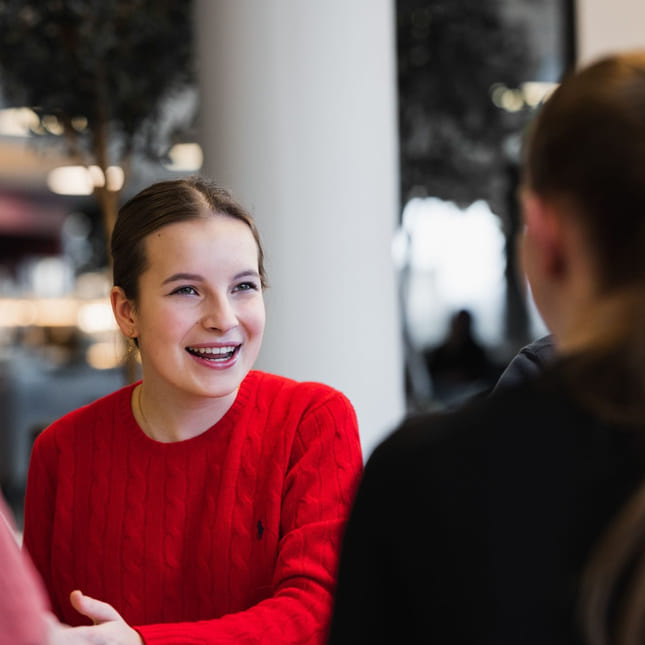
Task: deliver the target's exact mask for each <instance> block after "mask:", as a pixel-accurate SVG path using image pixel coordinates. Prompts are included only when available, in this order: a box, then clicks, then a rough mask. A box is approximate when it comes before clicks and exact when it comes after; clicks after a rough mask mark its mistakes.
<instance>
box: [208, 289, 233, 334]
mask: <svg viewBox="0 0 645 645" xmlns="http://www.w3.org/2000/svg"><path fill="white" fill-rule="evenodd" d="M202 324H203V325H204V327H206V328H207V329H213V330H217V331H220V332H225V331H228V330H229V329H232V328H233V327H235V326H237V316H236V315H235V310H234V308H233V306H232V304H231V302H230V301H229V299H228V298H226V297H223V296H222V297H218V298H212V299H209V300H208V302H207V303H206V311H205V313H204V317H203V319H202Z"/></svg>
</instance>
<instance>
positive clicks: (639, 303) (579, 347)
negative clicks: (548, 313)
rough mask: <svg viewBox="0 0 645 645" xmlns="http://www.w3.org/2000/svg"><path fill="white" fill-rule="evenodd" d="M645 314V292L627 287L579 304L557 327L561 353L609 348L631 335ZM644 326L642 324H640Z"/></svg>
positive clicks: (557, 338) (558, 344) (556, 332)
mask: <svg viewBox="0 0 645 645" xmlns="http://www.w3.org/2000/svg"><path fill="white" fill-rule="evenodd" d="M644 316H645V292H644V291H643V289H642V288H637V287H634V288H628V289H623V290H621V291H615V292H612V293H610V294H608V295H602V296H599V297H597V298H595V299H594V301H593V302H591V303H589V304H588V306H586V307H584V308H580V309H578V310H577V311H575V312H574V314H573V315H572V316H571V317H570V318H569V320H568V321H567V324H566V325H563V326H562V329H560V330H559V331H555V333H554V335H555V337H556V344H557V346H558V350H559V352H560V353H561V354H573V353H580V352H585V351H589V350H603V349H609V348H611V347H612V346H615V345H617V344H620V343H621V342H623V341H625V340H626V339H628V338H629V337H630V336H631V335H632V334H633V333H634V330H635V326H641V325H642V323H643V318H644ZM641 329H642V328H641Z"/></svg>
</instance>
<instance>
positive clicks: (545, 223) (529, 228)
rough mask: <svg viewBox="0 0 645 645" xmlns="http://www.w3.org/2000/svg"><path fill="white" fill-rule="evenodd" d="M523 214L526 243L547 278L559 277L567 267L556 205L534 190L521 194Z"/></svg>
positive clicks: (564, 244) (559, 215)
mask: <svg viewBox="0 0 645 645" xmlns="http://www.w3.org/2000/svg"><path fill="white" fill-rule="evenodd" d="M522 201H523V210H522V213H523V216H524V225H525V231H524V235H525V236H526V238H527V240H528V243H529V244H531V246H532V247H533V252H534V257H535V258H536V261H537V263H538V266H539V268H540V270H541V271H542V272H543V274H544V276H545V277H547V278H551V279H553V278H559V277H562V276H563V275H564V273H565V272H566V269H567V261H566V259H567V253H566V235H565V230H564V228H565V227H564V223H563V220H562V215H561V214H560V213H559V211H558V210H557V208H555V207H554V206H553V205H552V204H550V203H549V202H547V201H545V200H544V199H542V198H541V197H539V196H538V195H535V194H534V193H531V192H527V193H525V194H524V195H523V200H522Z"/></svg>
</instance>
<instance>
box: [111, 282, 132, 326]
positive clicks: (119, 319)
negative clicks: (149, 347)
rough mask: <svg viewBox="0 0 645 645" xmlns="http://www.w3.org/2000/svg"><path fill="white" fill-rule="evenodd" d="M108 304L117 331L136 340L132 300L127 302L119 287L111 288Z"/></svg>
mask: <svg viewBox="0 0 645 645" xmlns="http://www.w3.org/2000/svg"><path fill="white" fill-rule="evenodd" d="M110 303H111V304H112V311H113V313H114V318H115V320H116V323H117V325H118V326H119V329H120V330H121V332H122V333H123V335H124V336H126V337H127V338H137V336H138V335H139V331H138V328H137V316H136V311H135V307H134V303H133V302H132V300H129V299H128V298H127V297H126V295H125V292H124V291H123V289H122V288H121V287H112V291H110Z"/></svg>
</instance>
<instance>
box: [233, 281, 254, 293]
mask: <svg viewBox="0 0 645 645" xmlns="http://www.w3.org/2000/svg"><path fill="white" fill-rule="evenodd" d="M257 290H258V285H257V284H256V283H255V282H240V284H237V285H235V287H234V288H233V291H257Z"/></svg>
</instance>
